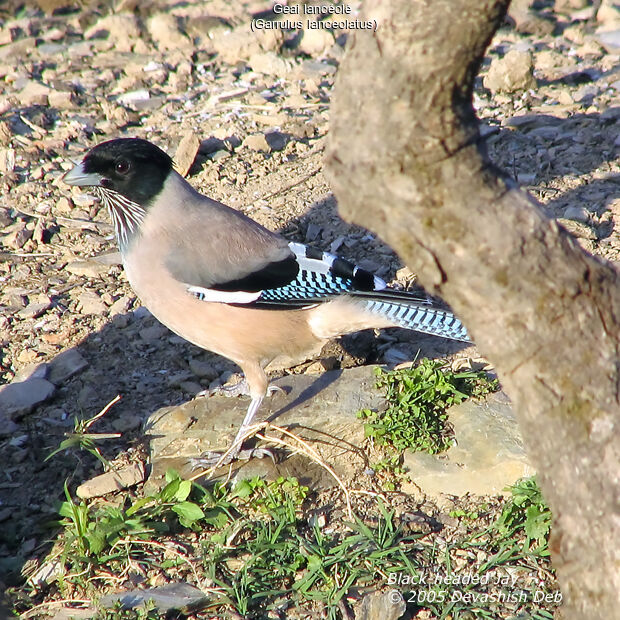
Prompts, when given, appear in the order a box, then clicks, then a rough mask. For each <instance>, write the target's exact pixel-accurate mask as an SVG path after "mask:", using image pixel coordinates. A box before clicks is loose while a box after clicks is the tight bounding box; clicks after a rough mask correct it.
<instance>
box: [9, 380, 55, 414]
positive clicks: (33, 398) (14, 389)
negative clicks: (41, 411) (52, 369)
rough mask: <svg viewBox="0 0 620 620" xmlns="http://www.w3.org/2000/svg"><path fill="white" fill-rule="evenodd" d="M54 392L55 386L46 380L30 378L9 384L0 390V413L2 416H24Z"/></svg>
mask: <svg viewBox="0 0 620 620" xmlns="http://www.w3.org/2000/svg"><path fill="white" fill-rule="evenodd" d="M55 392H56V386H55V385H54V384H53V383H51V382H50V381H48V380H47V379H37V378H32V379H28V380H27V381H21V382H18V383H15V382H13V383H10V384H9V385H5V386H4V387H2V388H0V413H1V414H2V415H4V416H22V415H26V414H28V413H30V412H31V411H32V410H33V409H34V408H35V407H36V405H38V404H39V403H42V402H43V401H45V400H47V399H48V398H51V397H52V396H53V395H54V393H55Z"/></svg>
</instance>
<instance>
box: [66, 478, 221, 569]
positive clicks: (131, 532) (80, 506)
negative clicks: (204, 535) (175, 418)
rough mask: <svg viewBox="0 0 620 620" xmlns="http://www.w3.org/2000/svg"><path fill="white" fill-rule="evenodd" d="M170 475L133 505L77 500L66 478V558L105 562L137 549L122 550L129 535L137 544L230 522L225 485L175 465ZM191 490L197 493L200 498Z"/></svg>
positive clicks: (76, 562) (75, 563) (87, 564)
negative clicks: (200, 480)
mask: <svg viewBox="0 0 620 620" xmlns="http://www.w3.org/2000/svg"><path fill="white" fill-rule="evenodd" d="M166 480H167V484H166V486H165V487H164V488H163V489H161V491H159V492H158V493H155V494H154V495H149V496H147V497H143V498H141V499H138V500H136V501H135V502H133V503H130V504H129V506H127V507H118V506H112V505H104V506H102V507H100V508H98V509H96V510H92V509H91V508H90V507H89V506H88V505H87V504H86V503H85V502H84V501H82V502H79V503H77V502H75V501H74V500H73V499H72V498H71V495H70V493H69V490H68V488H67V485H66V483H65V497H66V501H65V502H63V503H62V504H61V505H60V508H59V514H60V516H61V517H63V519H62V520H61V521H60V525H61V526H63V527H64V528H65V545H64V552H63V554H62V558H63V561H65V562H69V563H70V564H71V565H72V567H73V568H81V569H87V568H92V567H93V566H96V565H97V564H98V563H100V562H109V561H111V560H114V559H116V558H117V557H122V556H126V555H127V554H128V553H129V555H131V549H129V551H128V550H127V548H124V549H122V550H121V549H120V548H119V545H118V544H117V543H120V542H122V541H123V539H125V538H126V537H130V538H131V540H132V542H133V544H139V541H144V540H149V539H150V538H152V537H153V536H154V535H158V534H159V535H161V534H164V533H169V532H173V531H175V530H176V529H179V528H188V529H193V530H199V529H200V528H201V527H204V526H205V525H213V524H215V525H218V526H223V525H225V524H226V523H228V521H229V519H230V518H231V515H230V512H229V509H230V507H231V504H230V503H229V502H227V501H226V500H225V494H223V493H222V492H221V488H220V487H218V486H217V485H216V487H215V490H214V492H209V491H207V490H206V489H204V488H202V487H200V486H199V485H196V484H194V483H192V482H191V481H189V480H182V479H181V478H180V477H179V476H178V474H177V473H176V472H174V471H169V472H167V473H166ZM214 493H215V495H214ZM190 495H194V496H195V499H194V501H192V498H190ZM218 495H219V497H218ZM76 550H77V551H78V553H77V554H76V553H75V551H76ZM104 553H107V555H104Z"/></svg>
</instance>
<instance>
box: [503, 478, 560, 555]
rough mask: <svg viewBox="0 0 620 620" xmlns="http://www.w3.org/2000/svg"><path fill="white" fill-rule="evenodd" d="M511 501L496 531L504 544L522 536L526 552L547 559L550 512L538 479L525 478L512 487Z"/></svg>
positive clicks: (505, 508)
mask: <svg viewBox="0 0 620 620" xmlns="http://www.w3.org/2000/svg"><path fill="white" fill-rule="evenodd" d="M509 488H510V492H511V494H512V498H511V499H510V501H509V502H508V503H507V504H506V506H505V507H504V510H503V511H502V514H501V515H500V517H499V519H498V520H497V522H496V524H495V528H496V530H497V532H498V533H499V535H500V536H501V538H502V539H503V540H508V539H513V538H515V537H516V536H518V535H519V534H523V536H524V537H525V541H524V543H523V546H522V548H523V551H524V552H529V553H532V554H535V555H538V556H548V555H549V546H548V539H549V533H550V531H551V520H552V517H551V510H549V506H548V505H547V502H546V501H545V498H544V497H543V496H542V493H541V490H540V487H539V486H538V482H537V481H536V477H535V476H532V477H531V478H522V479H521V480H519V481H518V482H517V483H516V484H515V485H514V486H512V487H509Z"/></svg>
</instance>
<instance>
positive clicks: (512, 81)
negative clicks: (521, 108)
mask: <svg viewBox="0 0 620 620" xmlns="http://www.w3.org/2000/svg"><path fill="white" fill-rule="evenodd" d="M483 84H484V86H485V88H488V89H489V90H490V91H491V92H492V93H497V92H506V93H513V92H517V91H521V90H527V89H528V88H533V87H535V86H536V80H535V78H534V64H533V60H532V54H531V52H529V51H518V50H511V51H509V52H508V53H507V54H506V55H505V56H504V57H503V58H494V59H493V61H492V62H491V66H490V67H489V71H488V73H487V75H486V76H485V77H484V79H483Z"/></svg>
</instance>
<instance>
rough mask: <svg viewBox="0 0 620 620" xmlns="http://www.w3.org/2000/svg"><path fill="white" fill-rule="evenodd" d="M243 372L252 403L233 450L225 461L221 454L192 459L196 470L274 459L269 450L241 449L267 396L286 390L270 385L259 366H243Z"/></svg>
mask: <svg viewBox="0 0 620 620" xmlns="http://www.w3.org/2000/svg"><path fill="white" fill-rule="evenodd" d="M242 370H243V371H244V375H245V376H246V377H247V381H243V383H244V384H245V385H244V387H245V390H246V393H247V392H249V393H250V395H251V397H252V400H251V401H250V405H249V407H248V410H247V412H246V414H245V418H244V419H243V422H242V423H241V426H240V428H239V431H238V432H237V435H236V436H235V439H234V441H233V444H232V448H231V449H230V451H229V452H228V454H227V455H226V457H225V458H224V459H223V460H222V455H221V453H220V454H218V453H216V452H207V453H205V454H203V455H202V456H201V457H200V458H195V459H191V463H192V467H193V468H194V469H196V468H198V467H205V468H209V467H213V466H214V465H216V464H219V465H227V464H228V463H230V462H231V461H233V460H234V459H250V458H251V457H253V456H255V457H258V458H263V457H265V456H270V457H271V458H272V459H273V458H274V457H273V454H272V453H271V452H270V451H269V450H265V449H262V448H253V449H249V450H241V448H242V445H243V437H244V435H245V434H246V433H247V430H248V428H249V427H250V426H251V425H252V421H253V420H254V416H255V415H256V412H257V411H258V409H259V408H260V406H261V403H262V402H263V399H264V398H265V396H267V395H268V394H272V393H274V392H284V390H283V389H282V388H280V387H278V386H275V385H269V381H268V379H267V375H265V371H264V370H263V369H262V367H261V366H260V365H258V364H244V365H243V366H242ZM232 388H233V390H235V389H236V388H237V385H235V386H232ZM224 390H226V388H224ZM239 393H243V392H242V391H241V392H240V391H237V394H239Z"/></svg>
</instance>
